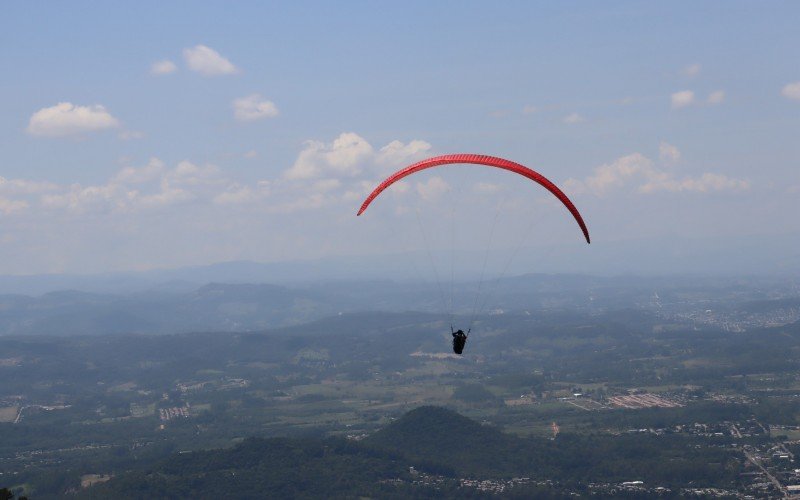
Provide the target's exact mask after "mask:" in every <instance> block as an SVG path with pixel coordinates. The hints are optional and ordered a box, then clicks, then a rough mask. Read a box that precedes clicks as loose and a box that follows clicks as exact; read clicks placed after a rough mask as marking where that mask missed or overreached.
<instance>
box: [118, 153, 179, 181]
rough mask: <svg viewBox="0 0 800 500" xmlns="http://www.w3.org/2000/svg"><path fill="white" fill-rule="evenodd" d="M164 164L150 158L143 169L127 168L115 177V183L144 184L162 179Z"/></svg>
mask: <svg viewBox="0 0 800 500" xmlns="http://www.w3.org/2000/svg"><path fill="white" fill-rule="evenodd" d="M165 168H166V167H165V165H164V162H163V161H161V160H159V159H158V158H150V160H149V161H148V162H147V165H145V166H143V167H139V168H136V167H125V168H123V169H122V170H120V171H119V172H118V173H117V175H116V176H114V179H113V182H116V183H120V184H143V183H145V182H150V181H153V180H155V179H158V178H160V177H161V174H162V173H163V172H164V170H165Z"/></svg>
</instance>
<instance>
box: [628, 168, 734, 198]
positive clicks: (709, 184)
mask: <svg viewBox="0 0 800 500" xmlns="http://www.w3.org/2000/svg"><path fill="white" fill-rule="evenodd" d="M747 189H750V182H749V181H746V180H743V179H734V178H732V177H728V176H727V175H723V174H714V173H710V172H706V173H704V174H702V175H701V176H700V177H697V178H692V177H686V178H684V179H680V180H677V179H672V178H668V177H664V176H658V177H656V178H654V179H652V180H651V181H650V182H648V183H646V184H644V185H642V186H639V192H641V193H652V192H654V191H671V192H679V191H694V192H698V193H707V192H709V191H734V192H736V191H746V190H747Z"/></svg>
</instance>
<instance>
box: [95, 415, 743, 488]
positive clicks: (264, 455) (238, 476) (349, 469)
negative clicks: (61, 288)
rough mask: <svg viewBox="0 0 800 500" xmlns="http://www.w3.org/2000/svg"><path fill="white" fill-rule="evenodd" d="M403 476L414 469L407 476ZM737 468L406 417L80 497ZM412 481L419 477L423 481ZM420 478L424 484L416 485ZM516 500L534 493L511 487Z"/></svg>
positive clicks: (651, 450) (638, 448)
mask: <svg viewBox="0 0 800 500" xmlns="http://www.w3.org/2000/svg"><path fill="white" fill-rule="evenodd" d="M410 467H413V468H414V470H413V471H412V470H411V469H410ZM739 469H740V465H739V462H738V460H737V457H735V456H734V455H733V454H731V453H729V452H726V451H724V450H721V449H713V448H702V449H701V448H698V447H694V446H692V443H691V442H690V441H689V440H687V439H686V438H683V437H678V436H661V437H655V436H654V437H642V436H626V435H622V436H611V435H594V436H577V435H569V434H562V435H560V436H559V437H558V439H556V440H548V439H527V438H519V437H515V436H512V435H509V434H505V433H503V432H501V431H499V430H497V429H495V428H492V427H488V426H484V425H481V424H480V423H478V422H475V421H474V420H470V419H468V418H466V417H464V416H462V415H459V414H458V413H455V412H453V411H450V410H446V409H443V408H437V407H430V406H428V407H421V408H417V409H416V410H412V411H411V412H409V413H407V414H406V415H404V416H403V417H401V418H400V419H398V420H397V421H395V422H394V423H392V424H390V425H389V426H387V427H385V428H384V429H382V430H380V431H378V432H377V433H375V434H373V435H372V436H370V437H368V438H367V439H365V440H363V441H350V440H345V439H341V438H335V439H325V440H322V439H285V438H277V439H248V440H246V441H244V442H242V443H240V444H239V445H237V446H235V447H234V448H230V449H222V450H207V451H199V452H193V453H183V454H176V455H173V456H171V457H170V458H168V459H166V460H163V461H160V462H158V463H156V464H153V465H149V466H148V465H145V466H142V468H140V469H138V470H130V471H119V472H118V473H117V474H116V477H115V478H114V479H112V480H111V481H109V482H107V483H104V484H99V485H95V486H93V487H91V488H89V489H86V490H83V491H82V492H81V496H82V497H87V498H224V497H227V498H230V497H235V498H264V497H270V498H305V497H308V498H315V497H323V496H324V497H328V498H330V497H355V496H367V497H380V498H391V497H394V496H423V497H424V496H433V495H435V496H440V497H453V498H456V497H462V498H463V497H464V496H470V495H473V494H475V493H476V492H475V491H470V490H465V489H464V488H465V487H464V486H463V485H462V483H461V482H460V481H459V479H462V478H477V479H496V480H501V479H510V478H513V477H529V478H535V479H540V480H551V481H553V482H554V485H553V486H552V487H548V488H550V489H551V490H552V491H550V492H549V493H552V494H556V495H557V494H558V493H559V491H560V492H562V493H563V492H564V491H566V490H561V488H562V487H565V486H567V485H569V487H570V488H571V489H572V491H575V488H578V489H580V488H581V485H582V484H583V485H585V484H586V482H587V481H592V480H597V479H599V478H602V479H603V480H605V481H630V480H644V481H646V482H649V483H650V484H662V485H677V484H686V483H687V482H692V481H699V482H702V484H705V485H715V486H731V485H732V484H734V482H735V480H736V476H737V474H738V472H739ZM419 474H422V476H420V475H419ZM420 478H422V479H420ZM518 488H519V490H518V491H517V493H518V494H519V495H520V496H521V497H525V495H526V494H528V495H531V494H534V493H536V494H537V495H539V494H541V493H542V492H541V491H538V490H537V491H536V492H534V491H533V490H532V489H531V488H534V486H533V485H531V484H528V485H527V486H526V485H521V486H518Z"/></svg>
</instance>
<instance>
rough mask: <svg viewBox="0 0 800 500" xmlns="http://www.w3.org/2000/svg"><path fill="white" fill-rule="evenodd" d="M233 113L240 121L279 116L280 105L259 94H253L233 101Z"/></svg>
mask: <svg viewBox="0 0 800 500" xmlns="http://www.w3.org/2000/svg"><path fill="white" fill-rule="evenodd" d="M233 115H234V116H235V117H236V119H237V120H240V121H253V120H261V119H263V118H273V117H275V116H278V107H277V106H275V103H273V102H272V101H268V100H266V99H264V98H263V97H261V96H260V95H259V94H251V95H249V96H247V97H240V98H239V99H236V100H234V101H233Z"/></svg>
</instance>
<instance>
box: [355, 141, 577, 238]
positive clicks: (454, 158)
mask: <svg viewBox="0 0 800 500" xmlns="http://www.w3.org/2000/svg"><path fill="white" fill-rule="evenodd" d="M457 163H462V164H473V165H485V166H487V167H495V168H502V169H503V170H509V171H511V172H514V173H517V174H519V175H522V176H524V177H527V178H528V179H530V180H532V181H534V182H537V183H539V184H540V185H541V186H543V187H544V188H545V189H547V190H548V191H550V192H551V193H552V194H553V195H554V196H555V197H556V198H558V199H559V200H560V201H561V203H563V204H564V206H565V207H567V210H569V212H570V213H571V214H572V217H574V218H575V222H577V223H578V225H579V226H580V227H581V231H583V235H584V236H585V237H586V243H590V242H591V241H590V239H589V230H588V229H587V228H586V224H585V223H584V222H583V217H581V214H580V212H578V209H577V208H575V205H573V204H572V201H570V199H569V198H568V197H567V195H566V194H564V192H563V191H561V190H560V189H559V188H558V186H556V185H555V184H553V183H552V182H550V181H549V180H548V179H547V178H546V177H545V176H543V175H542V174H540V173H538V172H536V171H534V170H531V169H529V168H528V167H526V166H523V165H520V164H519V163H514V162H513V161H509V160H505V159H503V158H497V157H495V156H486V155H476V154H453V155H443V156H436V157H433V158H428V159H427V160H422V161H420V162H417V163H415V164H413V165H410V166H408V167H406V168H404V169H401V170H398V171H397V172H395V173H394V174H392V175H391V176H389V177H388V178H387V179H386V180H385V181H383V182H381V183H380V185H379V186H378V187H376V188H375V190H374V191H372V193H370V195H369V196H367V199H366V200H364V203H363V204H362V205H361V209H360V210H359V211H358V214H357V215H361V214H362V213H364V210H366V209H367V207H369V205H370V203H372V200H374V199H375V198H376V197H377V196H378V195H379V194H381V193H382V192H383V190H384V189H386V188H388V187H389V186H391V185H392V184H394V183H395V182H397V181H399V180H400V179H402V178H404V177H407V176H409V175H411V174H413V173H416V172H419V171H421V170H425V169H428V168H432V167H438V166H439V165H451V164H457Z"/></svg>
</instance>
